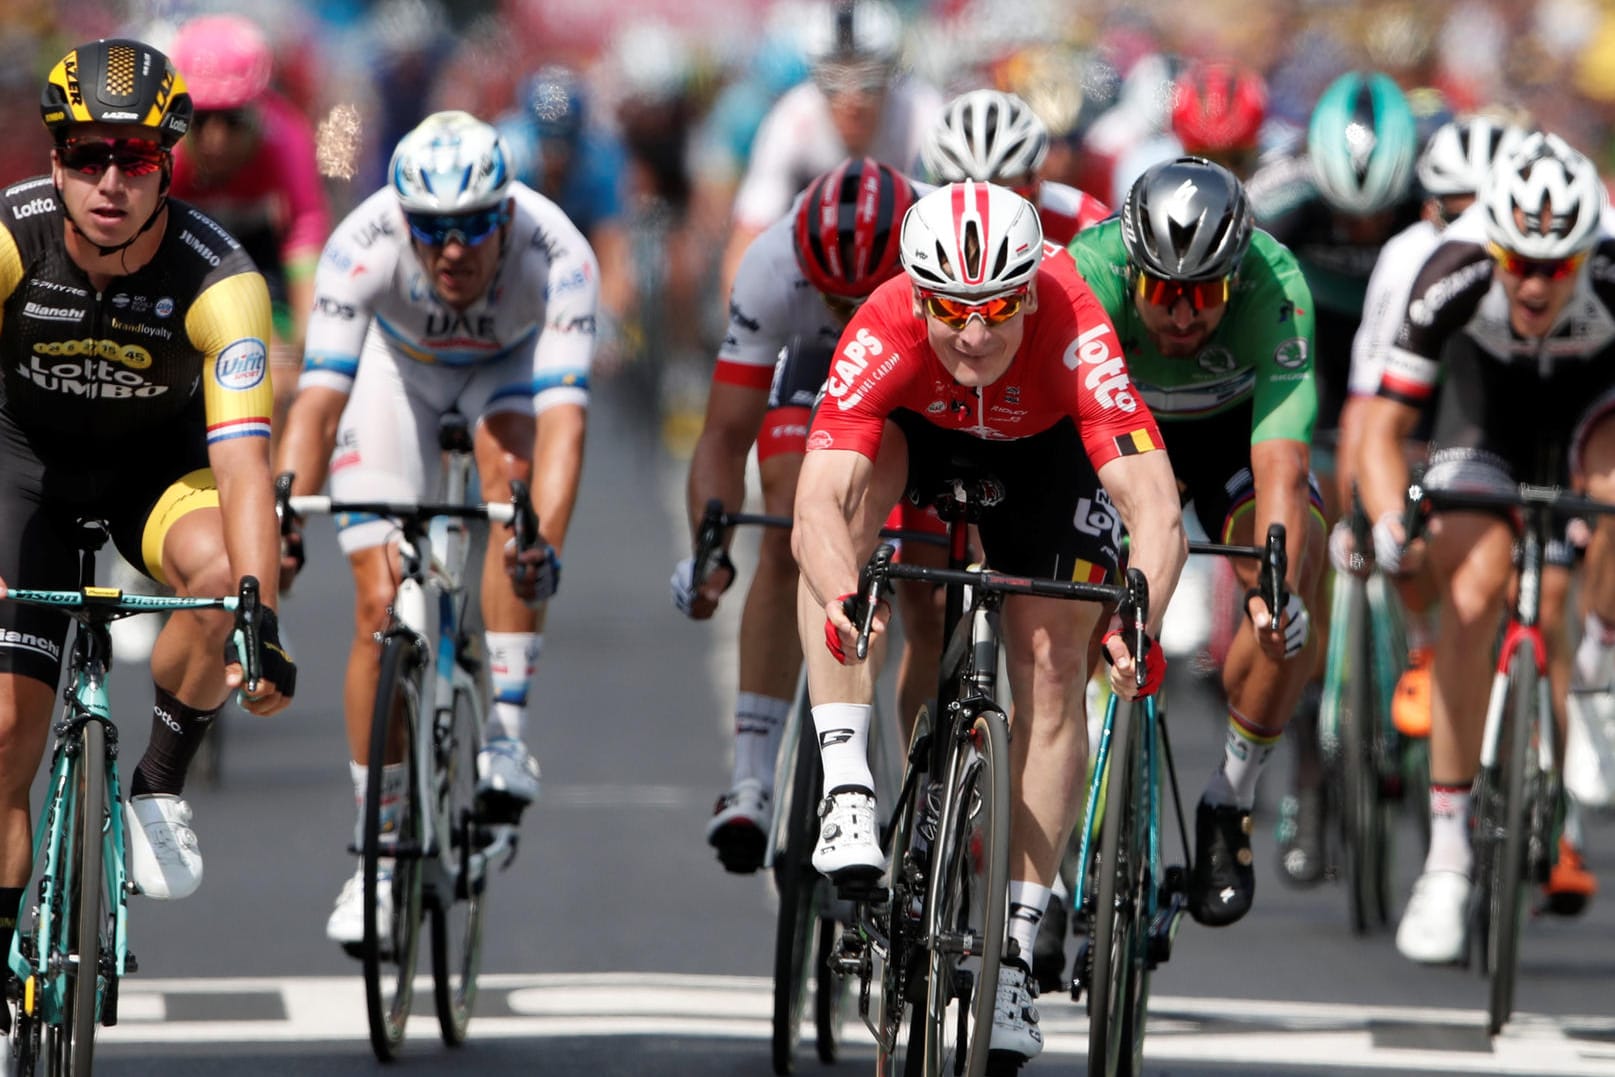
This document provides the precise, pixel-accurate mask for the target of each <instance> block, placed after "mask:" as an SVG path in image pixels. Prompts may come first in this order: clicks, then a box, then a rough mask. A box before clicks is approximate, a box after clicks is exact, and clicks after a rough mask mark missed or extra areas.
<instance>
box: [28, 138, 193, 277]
mask: <svg viewBox="0 0 1615 1077" xmlns="http://www.w3.org/2000/svg"><path fill="white" fill-rule="evenodd" d="M172 167H173V165H172V158H170V159H169V161H167V162H165V163H164V165H163V187H162V194H161V195H160V197H158V199H157V205H156V206H155V207H154V208H153V209H152V211H151V216H150V217H147V218H146V223H145V224H143V225H141V226H140V229H139V230H138V231H137V232H135V234H134V235H132V236H130V237H129V238H128V239H126V240H124V241H123V242H122V243H117V244H114V245H113V246H110V247H103V246H102V245H101V244H99V243H97V242H95V240H93V239H91V238H90V237H89V236H88V235H86V234H85V232H84V229H82V228H80V227H79V222H77V221H75V220H74V219H73V214H72V213H70V212H68V209H67V199H65V198H63V197H62V189H61V188H60V187H53V189H54V190H55V192H56V204H57V205H58V206H61V207H62V216H63V217H64V218H66V219H67V226H68V227H69V228H71V229H73V231H75V232H77V233H78V234H79V237H80V238H81V239H83V240H84V242H86V243H88V244H89V245H90V246H92V247H94V248H95V251H96V253H97V254H98V255H100V256H101V257H102V258H106V257H108V256H110V255H114V254H118V253H120V252H122V251H126V250H128V249H129V248H130V247H131V246H133V245H134V244H135V242H136V241H137V240H139V239H140V237H141V236H143V235H145V234H146V233H147V232H149V231H151V229H152V226H153V225H155V224H156V223H157V218H158V217H160V216H162V213H163V210H164V209H165V208H166V207H167V206H168V188H169V185H170V184H171V183H172V182H173V173H172V172H171V171H170V169H171V168H172Z"/></svg>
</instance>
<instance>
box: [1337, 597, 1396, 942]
mask: <svg viewBox="0 0 1615 1077" xmlns="http://www.w3.org/2000/svg"><path fill="white" fill-rule="evenodd" d="M1348 587H1349V588H1350V597H1349V598H1348V600H1347V614H1346V616H1347V627H1346V629H1345V631H1346V632H1347V633H1348V644H1347V646H1348V651H1347V660H1346V664H1347V665H1348V667H1349V672H1347V673H1346V675H1345V676H1346V679H1347V680H1346V706H1345V708H1344V709H1343V710H1342V712H1341V719H1342V720H1341V723H1340V739H1341V762H1342V771H1343V773H1342V775H1341V782H1340V784H1341V794H1342V800H1343V801H1344V804H1343V807H1344V809H1345V810H1344V811H1343V812H1342V817H1343V818H1342V822H1343V823H1344V826H1345V837H1346V870H1347V872H1348V874H1349V876H1350V878H1349V879H1348V880H1347V883H1348V885H1347V887H1346V891H1347V899H1348V904H1349V905H1350V908H1351V929H1352V932H1353V933H1354V934H1357V935H1366V934H1368V933H1369V932H1370V931H1372V930H1373V929H1374V928H1375V927H1376V926H1378V925H1380V924H1383V923H1384V922H1385V919H1386V912H1387V908H1386V906H1387V901H1386V895H1385V892H1384V891H1385V870H1384V869H1385V855H1384V854H1385V825H1384V812H1383V811H1382V810H1381V806H1380V775H1379V767H1378V763H1377V758H1378V753H1377V752H1376V750H1375V740H1376V738H1377V737H1378V734H1379V728H1380V712H1379V707H1378V703H1377V696H1378V691H1377V686H1376V683H1375V676H1376V668H1375V653H1374V640H1373V636H1372V634H1371V632H1372V629H1371V621H1372V616H1373V615H1372V612H1371V609H1370V605H1369V601H1368V586H1367V583H1366V581H1363V580H1359V579H1353V580H1351V581H1350V583H1349V584H1348Z"/></svg>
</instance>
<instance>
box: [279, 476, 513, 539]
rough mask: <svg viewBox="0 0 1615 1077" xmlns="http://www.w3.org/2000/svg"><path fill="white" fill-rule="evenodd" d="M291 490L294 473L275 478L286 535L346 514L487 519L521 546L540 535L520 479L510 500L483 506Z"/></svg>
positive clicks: (417, 519)
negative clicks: (304, 523) (312, 520)
mask: <svg viewBox="0 0 1615 1077" xmlns="http://www.w3.org/2000/svg"><path fill="white" fill-rule="evenodd" d="M291 487H292V473H291V472H289V471H288V472H284V473H282V474H281V475H280V476H279V477H278V478H276V479H275V511H276V513H277V514H278V515H279V516H280V527H281V533H282V534H283V535H284V534H286V533H288V532H289V531H290V530H291V528H292V524H293V521H294V520H295V519H296V518H298V517H302V516H331V515H335V514H336V513H342V512H355V513H361V512H362V513H368V514H370V515H373V516H396V517H399V518H401V519H404V520H408V521H412V522H414V523H416V524H420V523H424V522H425V521H427V520H430V519H432V518H433V517H438V516H441V517H447V518H451V519H458V520H487V521H489V522H490V523H496V524H509V525H510V526H511V527H512V528H513V529H514V530H515V531H516V535H517V540H518V543H519V542H520V541H521V539H522V537H523V536H524V534H525V535H526V536H527V537H528V538H530V539H536V536H537V535H538V518H537V517H536V516H535V515H534V514H533V505H532V499H531V496H530V494H529V492H528V489H527V484H526V483H524V482H522V481H521V480H520V479H512V480H511V483H510V500H509V501H490V502H487V503H486V504H480V505H450V504H442V503H436V502H427V501H338V500H335V499H333V498H331V497H329V496H327V495H324V494H298V495H297V496H295V497H294V496H292V493H291Z"/></svg>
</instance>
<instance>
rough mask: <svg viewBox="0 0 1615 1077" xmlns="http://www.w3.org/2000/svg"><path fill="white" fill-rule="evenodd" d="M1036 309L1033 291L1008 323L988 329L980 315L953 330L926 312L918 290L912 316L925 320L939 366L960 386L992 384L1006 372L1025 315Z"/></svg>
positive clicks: (1020, 336) (1022, 333)
mask: <svg viewBox="0 0 1615 1077" xmlns="http://www.w3.org/2000/svg"><path fill="white" fill-rule="evenodd" d="M1036 309H1037V292H1036V290H1035V289H1033V290H1032V291H1031V293H1030V294H1029V295H1028V296H1027V299H1026V302H1025V303H1023V304H1022V305H1021V308H1020V309H1019V310H1018V311H1017V312H1016V313H1015V314H1014V316H1013V317H1010V318H1009V319H1008V320H1006V321H1003V322H1000V323H999V324H998V325H993V326H989V325H988V324H987V323H986V320H985V319H983V318H982V317H981V316H980V315H976V316H973V317H971V318H970V319H969V320H968V321H966V322H965V324H964V327H963V328H961V329H954V328H951V327H949V326H948V325H946V324H944V323H943V322H942V321H941V320H940V319H938V318H935V317H933V316H931V315H930V314H928V313H926V310H925V306H924V304H923V302H922V300H921V296H920V292H919V289H917V288H916V289H915V290H914V313H915V315H916V316H917V317H921V318H924V319H925V335H926V339H927V340H928V341H929V342H930V345H931V350H932V351H934V352H935V353H936V357H937V358H938V359H939V360H941V362H942V367H943V369H944V370H946V371H947V372H948V374H949V375H951V376H952V378H953V380H954V381H956V382H958V383H959V384H960V385H964V386H970V387H976V386H982V385H991V384H992V383H993V382H995V381H997V380H998V379H999V378H1001V377H1003V376H1004V373H1005V372H1006V371H1007V370H1009V365H1010V363H1011V362H1013V361H1014V359H1015V353H1016V352H1017V351H1018V350H1020V346H1021V340H1022V339H1023V338H1024V337H1025V335H1026V316H1027V315H1028V314H1030V313H1031V312H1032V311H1035V310H1036Z"/></svg>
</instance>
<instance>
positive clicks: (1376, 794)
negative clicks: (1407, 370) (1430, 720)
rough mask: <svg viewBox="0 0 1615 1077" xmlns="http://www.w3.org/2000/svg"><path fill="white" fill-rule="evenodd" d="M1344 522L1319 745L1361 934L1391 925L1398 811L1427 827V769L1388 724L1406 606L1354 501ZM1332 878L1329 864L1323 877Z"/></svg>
mask: <svg viewBox="0 0 1615 1077" xmlns="http://www.w3.org/2000/svg"><path fill="white" fill-rule="evenodd" d="M1347 522H1348V525H1349V526H1350V528H1351V534H1352V550H1353V552H1352V555H1351V564H1350V566H1349V569H1348V571H1345V572H1337V573H1336V574H1335V578H1334V585H1333V591H1332V594H1331V601H1330V613H1329V628H1330V632H1329V647H1328V651H1327V653H1326V655H1325V660H1324V683H1323V693H1322V697H1321V699H1320V702H1319V708H1318V745H1319V750H1320V751H1321V753H1322V755H1323V760H1324V765H1325V767H1326V769H1327V771H1328V774H1329V779H1328V781H1327V782H1326V785H1325V804H1326V805H1327V807H1326V809H1325V812H1326V815H1336V816H1338V822H1339V830H1340V838H1341V845H1342V850H1341V851H1342V853H1343V854H1344V855H1343V857H1342V859H1343V861H1344V872H1345V876H1346V884H1347V885H1346V892H1347V905H1348V909H1349V915H1350V922H1351V927H1352V930H1353V931H1354V932H1355V933H1356V934H1359V935H1363V934H1366V933H1367V932H1369V931H1370V930H1372V929H1374V928H1375V927H1383V926H1384V925H1386V924H1387V923H1389V921H1390V882H1391V867H1392V865H1393V864H1394V862H1395V852H1394V846H1395V825H1394V823H1395V817H1396V810H1397V806H1398V805H1399V804H1401V803H1404V802H1407V803H1409V804H1410V808H1409V810H1410V811H1411V812H1412V813H1413V814H1414V816H1415V817H1416V818H1417V819H1419V820H1420V822H1421V825H1423V826H1426V827H1428V824H1429V818H1428V810H1427V809H1428V788H1429V782H1428V778H1427V776H1426V775H1427V771H1428V767H1429V760H1428V753H1427V752H1426V751H1425V743H1424V741H1422V740H1419V741H1410V740H1409V739H1407V738H1404V737H1403V736H1402V735H1401V734H1400V733H1398V732H1397V730H1396V726H1395V724H1394V723H1393V722H1392V720H1391V701H1392V699H1393V698H1394V695H1395V692H1396V683H1397V679H1398V678H1399V677H1400V676H1401V675H1402V672H1403V670H1404V669H1405V668H1406V667H1407V655H1408V649H1407V636H1406V633H1405V631H1404V629H1403V617H1402V605H1401V601H1400V600H1399V599H1398V598H1397V595H1396V592H1395V590H1394V589H1393V588H1392V587H1391V584H1390V581H1389V580H1387V579H1386V578H1385V576H1383V575H1381V574H1379V573H1376V572H1374V571H1373V564H1372V560H1371V559H1370V558H1369V557H1368V556H1367V555H1366V554H1365V553H1364V552H1363V551H1368V550H1371V549H1372V548H1373V538H1372V533H1371V529H1370V525H1369V522H1368V517H1367V516H1366V515H1365V514H1364V512H1363V508H1362V504H1361V502H1360V501H1358V500H1357V499H1356V498H1355V497H1353V503H1352V508H1351V512H1350V514H1349V515H1348V516H1347ZM1327 829H1328V828H1327V827H1326V830H1327ZM1331 859H1333V858H1331ZM1338 873H1339V869H1338V868H1336V867H1334V865H1331V868H1330V871H1329V872H1328V874H1332V875H1335V874H1338Z"/></svg>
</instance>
